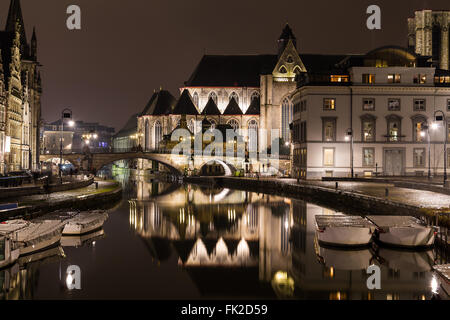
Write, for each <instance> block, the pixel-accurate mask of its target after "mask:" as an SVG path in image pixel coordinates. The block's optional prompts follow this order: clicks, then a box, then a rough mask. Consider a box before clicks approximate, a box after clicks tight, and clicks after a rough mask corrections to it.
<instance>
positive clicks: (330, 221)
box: [316, 215, 374, 229]
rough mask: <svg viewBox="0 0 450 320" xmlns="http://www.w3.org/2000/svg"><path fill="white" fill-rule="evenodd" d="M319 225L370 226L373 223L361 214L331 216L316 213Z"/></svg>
mask: <svg viewBox="0 0 450 320" xmlns="http://www.w3.org/2000/svg"><path fill="white" fill-rule="evenodd" d="M316 223H317V226H318V227H319V228H321V229H323V228H326V227H355V228H370V227H374V226H373V224H372V223H371V222H370V221H368V220H366V219H364V218H363V217H360V216H347V215H342V216H331V215H316Z"/></svg>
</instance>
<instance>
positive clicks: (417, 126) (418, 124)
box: [411, 115, 427, 142]
mask: <svg viewBox="0 0 450 320" xmlns="http://www.w3.org/2000/svg"><path fill="white" fill-rule="evenodd" d="M411 120H412V127H413V141H415V142H422V141H424V139H425V137H424V134H423V131H424V125H425V124H426V123H427V118H426V117H425V116H422V115H416V116H414V117H411Z"/></svg>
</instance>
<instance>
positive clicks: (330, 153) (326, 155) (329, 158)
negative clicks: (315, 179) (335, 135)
mask: <svg viewBox="0 0 450 320" xmlns="http://www.w3.org/2000/svg"><path fill="white" fill-rule="evenodd" d="M323 165H324V166H326V167H333V166H334V148H324V149H323Z"/></svg>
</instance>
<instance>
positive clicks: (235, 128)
mask: <svg viewBox="0 0 450 320" xmlns="http://www.w3.org/2000/svg"><path fill="white" fill-rule="evenodd" d="M228 124H229V125H230V126H232V127H233V129H234V130H237V129H239V122H238V121H237V120H235V119H231V120H230V121H228Z"/></svg>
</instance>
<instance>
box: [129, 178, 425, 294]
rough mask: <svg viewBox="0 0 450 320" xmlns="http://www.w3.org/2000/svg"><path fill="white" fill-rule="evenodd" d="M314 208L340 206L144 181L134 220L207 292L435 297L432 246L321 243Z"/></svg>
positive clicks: (158, 256)
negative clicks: (370, 277)
mask: <svg viewBox="0 0 450 320" xmlns="http://www.w3.org/2000/svg"><path fill="white" fill-rule="evenodd" d="M316 214H336V212H335V211H333V210H330V209H326V208H322V207H319V206H316V205H313V204H310V203H307V202H305V201H301V200H289V199H284V198H281V197H277V196H268V195H262V194H261V195H257V194H254V193H250V192H245V191H233V190H230V189H208V188H200V187H191V186H186V187H184V189H179V190H173V189H172V187H171V186H168V185H166V184H161V183H156V182H155V183H152V184H149V183H144V182H142V181H140V182H138V184H137V200H134V201H131V202H130V217H129V218H130V225H131V226H132V228H133V229H134V230H135V231H136V233H137V234H138V235H139V236H140V237H141V238H142V240H143V241H144V243H145V245H146V247H147V248H148V250H149V251H150V253H151V254H152V256H153V258H154V259H155V260H157V261H161V262H163V261H169V259H170V257H172V258H173V257H175V258H176V259H178V265H179V266H181V267H182V268H183V270H184V271H186V272H187V273H188V275H189V276H190V278H191V279H192V281H193V282H194V283H195V284H196V286H197V288H198V289H199V291H200V293H201V294H202V295H203V296H208V297H213V296H221V297H223V296H230V297H231V296H236V295H238V296H240V297H281V298H287V297H298V298H306V299H308V298H309V299H311V298H314V299H341V300H342V299H423V298H429V297H428V296H427V295H428V294H429V292H428V289H427V288H428V287H429V284H430V281H431V279H430V277H431V273H430V272H429V270H431V265H432V264H433V259H434V253H433V252H432V251H424V252H405V251H395V250H392V249H388V248H378V249H377V250H373V249H370V248H363V249H361V250H353V251H352V250H350V251H348V250H334V249H330V248H322V247H320V246H318V244H317V242H316V241H315V219H314V216H315V215H316ZM172 261H173V259H172ZM372 263H375V264H378V265H380V266H381V271H382V284H383V285H382V290H377V291H376V292H371V291H369V290H368V289H367V286H366V280H367V274H366V269H367V267H368V266H369V265H370V264H372Z"/></svg>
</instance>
